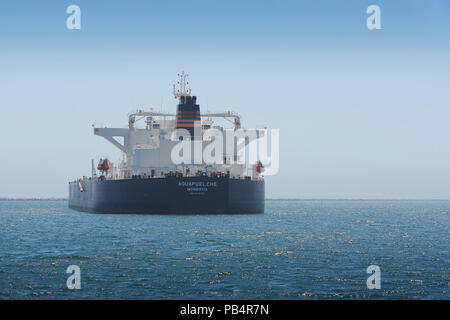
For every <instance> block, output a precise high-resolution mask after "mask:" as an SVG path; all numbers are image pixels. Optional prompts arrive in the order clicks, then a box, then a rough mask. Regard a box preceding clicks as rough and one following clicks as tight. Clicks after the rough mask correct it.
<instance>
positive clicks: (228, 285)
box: [0, 200, 450, 299]
mask: <svg viewBox="0 0 450 320" xmlns="http://www.w3.org/2000/svg"><path fill="white" fill-rule="evenodd" d="M70 265H77V266H79V268H80V271H81V289H79V290H69V289H68V288H67V285H66V281H67V278H68V277H69V276H70V274H68V273H66V270H67V268H68V267H69V266H70ZM370 265H377V266H379V268H380V271H381V273H380V275H381V281H380V283H381V288H380V289H372V290H369V289H368V287H367V285H366V280H367V278H368V277H369V276H370V274H367V272H366V271H367V267H368V266H370ZM449 267H450V201H381V200H377V201H371V200H361V201H360V200H354V201H353V200H352V201H347V200H298V201H297V200H295V201H294V200H292V201H284V200H283V201H281V200H271V201H267V202H266V213H265V214H259V215H170V216H164V215H106V214H92V213H80V212H77V211H73V210H71V209H68V208H67V202H65V201H0V299H449V298H450V271H449Z"/></svg>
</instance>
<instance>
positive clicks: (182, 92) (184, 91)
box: [173, 71, 191, 99]
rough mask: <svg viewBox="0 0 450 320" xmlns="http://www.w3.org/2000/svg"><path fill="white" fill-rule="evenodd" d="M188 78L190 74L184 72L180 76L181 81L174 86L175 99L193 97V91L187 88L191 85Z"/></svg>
mask: <svg viewBox="0 0 450 320" xmlns="http://www.w3.org/2000/svg"><path fill="white" fill-rule="evenodd" d="M187 77H188V74H186V73H184V71H183V72H181V74H178V78H179V80H178V81H177V84H176V85H175V84H174V85H173V96H174V97H175V99H178V98H179V97H186V96H190V95H191V89H190V88H188V86H187V85H188V84H189V82H187V81H186V79H187Z"/></svg>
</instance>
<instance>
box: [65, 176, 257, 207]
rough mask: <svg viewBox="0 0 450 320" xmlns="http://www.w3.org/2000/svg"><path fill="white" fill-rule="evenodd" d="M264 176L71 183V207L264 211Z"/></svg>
mask: <svg viewBox="0 0 450 320" xmlns="http://www.w3.org/2000/svg"><path fill="white" fill-rule="evenodd" d="M264 197H265V185H264V181H263V180H258V181H255V180H249V179H233V178H227V177H217V178H212V177H167V178H152V179H122V180H97V179H92V180H90V179H85V180H81V181H79V182H78V181H76V182H70V183H69V207H70V208H72V209H75V210H79V211H87V212H97V213H145V214H242V213H263V212H264Z"/></svg>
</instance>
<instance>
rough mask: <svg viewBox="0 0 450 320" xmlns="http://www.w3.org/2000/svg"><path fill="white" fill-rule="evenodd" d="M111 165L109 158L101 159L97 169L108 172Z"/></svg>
mask: <svg viewBox="0 0 450 320" xmlns="http://www.w3.org/2000/svg"><path fill="white" fill-rule="evenodd" d="M109 168H110V166H109V160H108V159H106V158H105V159H100V161H99V162H98V166H97V170H99V171H101V172H102V173H105V172H108V170H109Z"/></svg>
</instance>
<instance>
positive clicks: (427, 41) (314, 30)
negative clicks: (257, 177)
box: [0, 0, 450, 199]
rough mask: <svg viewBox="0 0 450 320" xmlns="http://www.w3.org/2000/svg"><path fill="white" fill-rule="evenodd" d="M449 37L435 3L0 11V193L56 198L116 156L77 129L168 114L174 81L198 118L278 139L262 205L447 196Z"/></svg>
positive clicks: (39, 5)
mask: <svg viewBox="0 0 450 320" xmlns="http://www.w3.org/2000/svg"><path fill="white" fill-rule="evenodd" d="M72 4H75V5H78V6H79V7H80V8H81V29H80V30H69V29H67V28H66V19H67V18H68V16H69V14H67V13H66V9H67V7H68V6H69V5H72ZM372 4H375V5H378V6H379V7H380V10H381V29H380V30H369V29H368V28H367V27H366V20H367V18H368V17H369V14H367V13H366V9H367V7H368V6H369V5H372ZM449 40H450V1H448V0H430V1H414V0H411V1H404V0H397V1H376V0H371V1H365V0H359V1H356V0H346V1H344V0H341V1H336V0H333V1H331V0H330V1H323V0H322V1H320V0H319V1H312V0H311V1H299V0H296V1H251V0H247V1H243V0H240V1H234V0H227V1H212V0H209V1H195V0H193V1H175V0H174V1H170V2H169V1H75V0H70V1H64V0H58V1H56V0H55V1H21V0H18V1H8V2H4V3H2V4H1V6H0V135H1V137H2V139H1V141H2V143H1V157H0V159H1V160H0V161H1V162H0V164H1V165H0V197H67V193H68V181H70V180H73V179H76V178H78V177H81V176H83V175H89V173H90V165H91V164H90V159H98V158H101V157H105V156H106V157H108V158H110V159H111V160H113V161H114V160H117V159H119V158H120V152H119V151H117V150H116V149H115V147H114V146H112V145H111V144H109V143H108V142H107V141H106V140H104V139H102V138H100V137H97V136H94V135H93V132H92V127H91V126H92V124H96V125H98V126H111V127H124V126H126V124H127V114H128V113H130V112H132V111H134V110H137V109H141V108H145V109H148V108H150V107H154V108H155V109H156V110H162V111H165V112H174V111H175V108H176V100H174V99H173V96H172V94H171V87H170V86H169V83H172V82H174V81H175V80H176V75H177V73H179V72H180V71H182V70H184V71H186V72H187V73H189V75H190V84H191V87H192V90H193V94H195V95H197V96H198V102H199V103H200V107H201V109H202V110H203V111H206V110H207V109H210V110H211V111H217V112H219V111H223V110H229V109H231V110H234V111H236V112H238V113H239V114H240V115H241V116H242V121H243V125H244V127H246V128H255V127H261V126H267V127H268V128H273V129H279V132H280V156H279V157H280V170H279V173H278V174H277V175H275V176H269V177H267V178H266V196H267V197H268V198H306V199H311V198H339V199H342V198H345V199H361V198H367V199H378V198H383V199H386V198H396V199H397V198H400V199H449V198H450V148H449V146H450V126H449V125H448V123H449V119H450V89H449V83H450V81H449V80H450V59H449V58H450V41H449Z"/></svg>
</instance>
